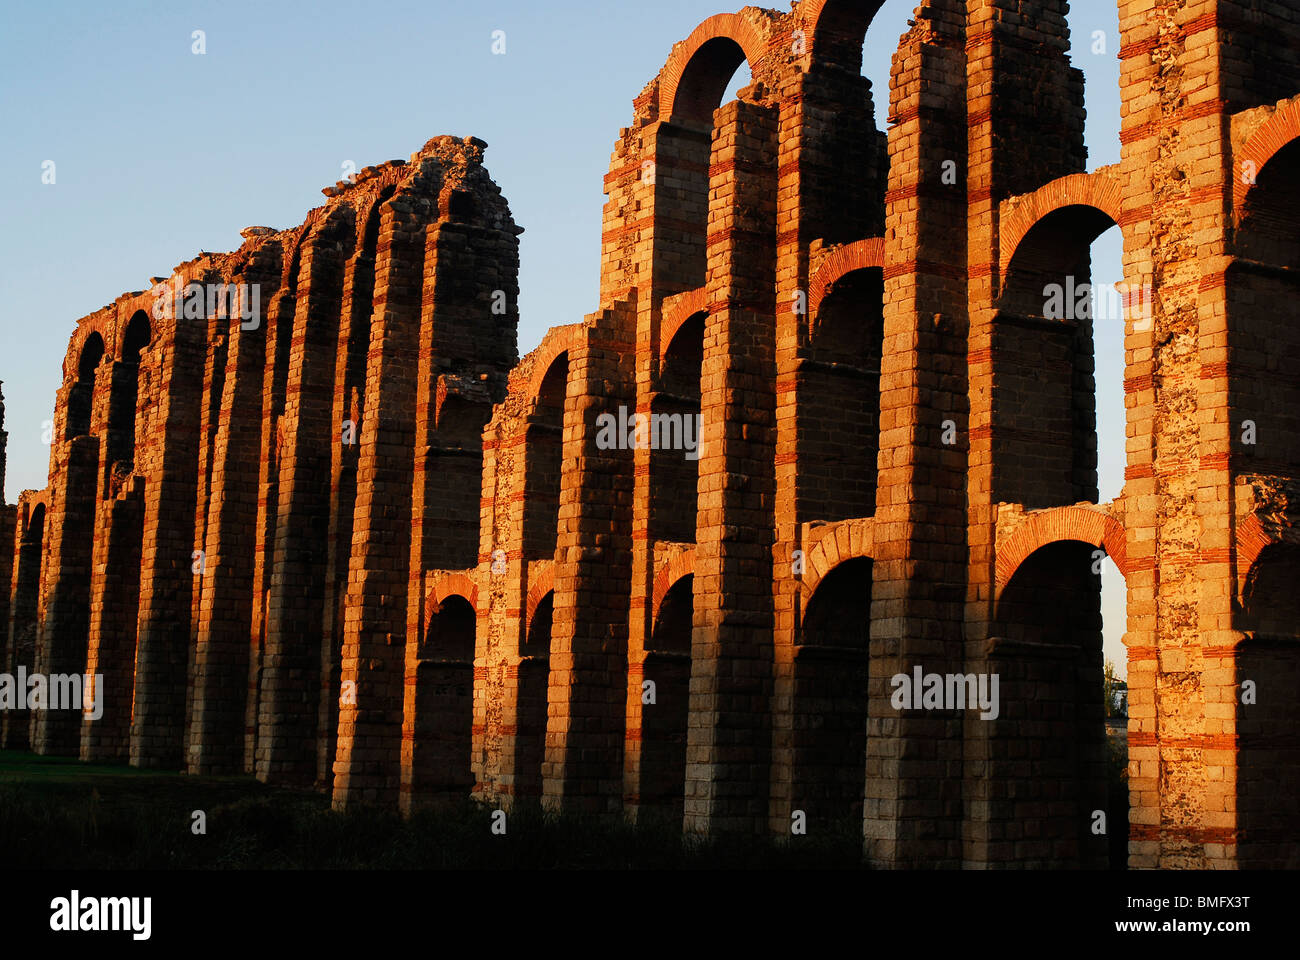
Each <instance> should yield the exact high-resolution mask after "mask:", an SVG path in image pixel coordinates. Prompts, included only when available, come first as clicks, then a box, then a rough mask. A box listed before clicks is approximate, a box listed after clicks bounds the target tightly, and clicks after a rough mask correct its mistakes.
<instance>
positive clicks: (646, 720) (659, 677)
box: [641, 574, 695, 817]
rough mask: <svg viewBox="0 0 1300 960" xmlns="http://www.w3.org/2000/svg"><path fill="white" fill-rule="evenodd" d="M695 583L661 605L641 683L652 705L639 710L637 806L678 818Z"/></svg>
mask: <svg viewBox="0 0 1300 960" xmlns="http://www.w3.org/2000/svg"><path fill="white" fill-rule="evenodd" d="M694 582H695V578H694V577H693V576H691V575H689V574H688V575H687V576H684V577H682V578H681V579H680V580H678V581H677V582H676V583H674V584H673V585H672V587H670V588H669V590H668V592H667V593H665V594H664V598H663V600H662V602H661V603H660V605H659V611H658V614H657V615H656V617H655V622H654V631H653V633H652V634H651V638H650V642H649V643H648V644H647V645H646V658H645V672H644V675H643V679H644V680H645V681H648V682H650V683H653V684H654V687H653V690H654V701H653V702H652V703H646V702H645V699H646V698H645V695H644V693H643V695H642V708H641V803H642V804H645V805H650V806H659V807H662V808H664V809H665V810H667V811H671V815H673V816H674V817H680V816H681V815H682V804H683V801H684V798H685V791H686V724H687V720H688V717H689V715H690V693H691V617H692V614H693V612H694V592H693V590H694Z"/></svg>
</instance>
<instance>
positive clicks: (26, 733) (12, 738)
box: [0, 503, 45, 750]
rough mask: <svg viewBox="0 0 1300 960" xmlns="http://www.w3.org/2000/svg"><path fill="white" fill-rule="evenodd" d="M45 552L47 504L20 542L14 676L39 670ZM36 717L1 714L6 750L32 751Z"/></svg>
mask: <svg viewBox="0 0 1300 960" xmlns="http://www.w3.org/2000/svg"><path fill="white" fill-rule="evenodd" d="M44 550H45V504H43V503H38V504H36V505H35V506H34V507H32V509H31V513H30V514H29V515H28V517H27V522H26V525H25V526H24V527H23V530H22V534H21V537H20V538H19V541H18V558H17V559H18V569H17V570H16V571H15V573H14V589H13V603H12V606H11V607H10V611H9V616H10V621H9V624H8V626H9V645H8V650H7V657H6V660H5V665H4V669H5V672H7V673H8V674H9V675H10V676H13V675H14V674H15V672H16V671H17V669H18V668H19V667H23V668H25V669H26V670H28V671H34V670H35V669H36V637H37V634H38V632H39V630H40V602H41V563H42V558H43V554H44ZM31 717H32V714H31V713H30V712H28V711H25V710H24V711H17V710H5V711H3V712H2V713H0V725H2V727H0V736H2V737H3V744H4V748H5V749H6V750H28V749H30V748H31V723H30V722H29V721H30V719H31Z"/></svg>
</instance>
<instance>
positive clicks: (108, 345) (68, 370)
mask: <svg viewBox="0 0 1300 960" xmlns="http://www.w3.org/2000/svg"><path fill="white" fill-rule="evenodd" d="M104 327H105V324H104V323H103V322H102V318H97V319H96V320H94V321H90V322H87V323H83V324H81V325H80V326H78V328H77V332H76V333H75V334H73V339H72V342H71V343H69V344H68V352H67V353H66V354H65V355H64V357H63V376H64V377H65V378H66V377H69V376H70V377H72V379H74V380H75V379H77V375H78V372H79V371H80V368H81V355H82V354H83V353H84V352H85V350H86V342H87V341H88V340H89V339H90V338H91V337H92V336H94V335H95V334H99V340H100V342H101V343H102V344H103V345H104V354H103V356H104V357H109V356H112V355H113V354H112V353H111V351H112V349H113V346H114V344H115V343H116V342H117V341H116V339H115V338H114V337H113V336H112V334H111V333H109V332H108V331H107V330H105V329H104ZM100 359H101V360H102V359H103V357H101V358H100Z"/></svg>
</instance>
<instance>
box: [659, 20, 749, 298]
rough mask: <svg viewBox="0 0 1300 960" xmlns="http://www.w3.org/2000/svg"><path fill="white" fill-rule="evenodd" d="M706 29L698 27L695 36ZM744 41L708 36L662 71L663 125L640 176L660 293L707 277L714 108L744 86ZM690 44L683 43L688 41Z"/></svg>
mask: <svg viewBox="0 0 1300 960" xmlns="http://www.w3.org/2000/svg"><path fill="white" fill-rule="evenodd" d="M715 19H721V18H715ZM726 19H730V18H726ZM704 28H705V25H701V27H700V28H697V32H696V34H693V35H692V37H694V36H696V35H697V34H698V33H699V30H702V29H704ZM742 39H745V38H733V37H731V36H714V37H711V38H709V39H707V40H705V41H704V42H703V43H700V45H699V46H698V47H696V48H695V50H694V51H693V52H692V53H691V54H690V58H689V59H688V60H687V61H686V63H685V64H684V65H683V66H682V67H681V68H680V73H679V74H678V73H677V71H676V66H675V62H674V60H675V58H676V57H677V56H678V54H676V53H675V54H674V59H670V61H669V65H668V66H667V67H666V68H665V70H664V71H663V73H662V74H661V78H662V79H661V87H660V90H661V96H662V97H663V98H664V99H663V100H662V101H661V104H660V116H661V117H662V118H663V119H664V120H666V121H667V122H666V123H663V124H660V125H659V127H658V128H657V130H656V132H655V137H654V145H653V147H652V149H653V155H652V156H647V157H646V162H648V163H649V168H648V169H647V168H646V167H645V166H643V168H642V178H643V180H644V179H645V178H646V176H647V175H650V176H652V178H653V179H652V185H653V194H654V199H653V204H654V206H653V210H654V217H655V231H654V236H655V245H656V247H657V248H658V249H659V250H661V251H662V253H661V254H660V255H657V256H656V257H654V259H653V262H652V264H651V269H652V271H653V275H652V277H651V278H650V281H651V284H652V286H653V288H654V289H655V290H656V291H657V292H658V293H659V294H661V295H663V296H671V295H672V294H676V293H683V292H685V291H687V290H694V289H697V288H699V287H702V286H704V284H705V282H706V280H707V246H708V240H707V237H708V220H709V165H710V162H711V157H712V150H713V120H714V113H715V111H716V110H717V109H718V108H719V107H720V106H722V105H723V104H724V103H730V102H731V100H732V98H733V97H734V96H735V95H737V94H738V93H739V92H740V89H741V88H742V85H743V86H748V82H745V81H744V80H743V78H744V76H745V74H746V73H748V72H749V70H742V67H747V68H751V69H752V66H753V64H752V63H750V62H749V59H748V58H747V56H746V53H745V48H744V47H743V46H742V45H741V40H742ZM692 42H693V40H692V39H688V40H687V44H688V45H689V44H690V43H692ZM688 49H689V46H688ZM675 74H676V75H675Z"/></svg>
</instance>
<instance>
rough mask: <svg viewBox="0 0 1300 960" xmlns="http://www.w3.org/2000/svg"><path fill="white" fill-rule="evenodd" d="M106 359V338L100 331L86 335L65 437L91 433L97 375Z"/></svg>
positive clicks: (78, 363)
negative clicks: (102, 361) (103, 360)
mask: <svg viewBox="0 0 1300 960" xmlns="http://www.w3.org/2000/svg"><path fill="white" fill-rule="evenodd" d="M102 359H104V338H103V337H101V336H100V335H99V334H98V333H92V334H90V336H88V337H86V342H85V343H83V344H82V345H81V356H80V357H79V358H78V360H77V379H76V381H75V382H74V383H73V385H72V390H71V391H70V392H69V393H68V400H67V404H68V425H67V433H66V435H65V439H68V440H71V439H72V438H73V437H82V436H85V435H86V434H88V433H90V416H91V410H92V405H93V404H94V401H95V376H96V374H97V372H98V370H99V362H100V361H101V360H102Z"/></svg>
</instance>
